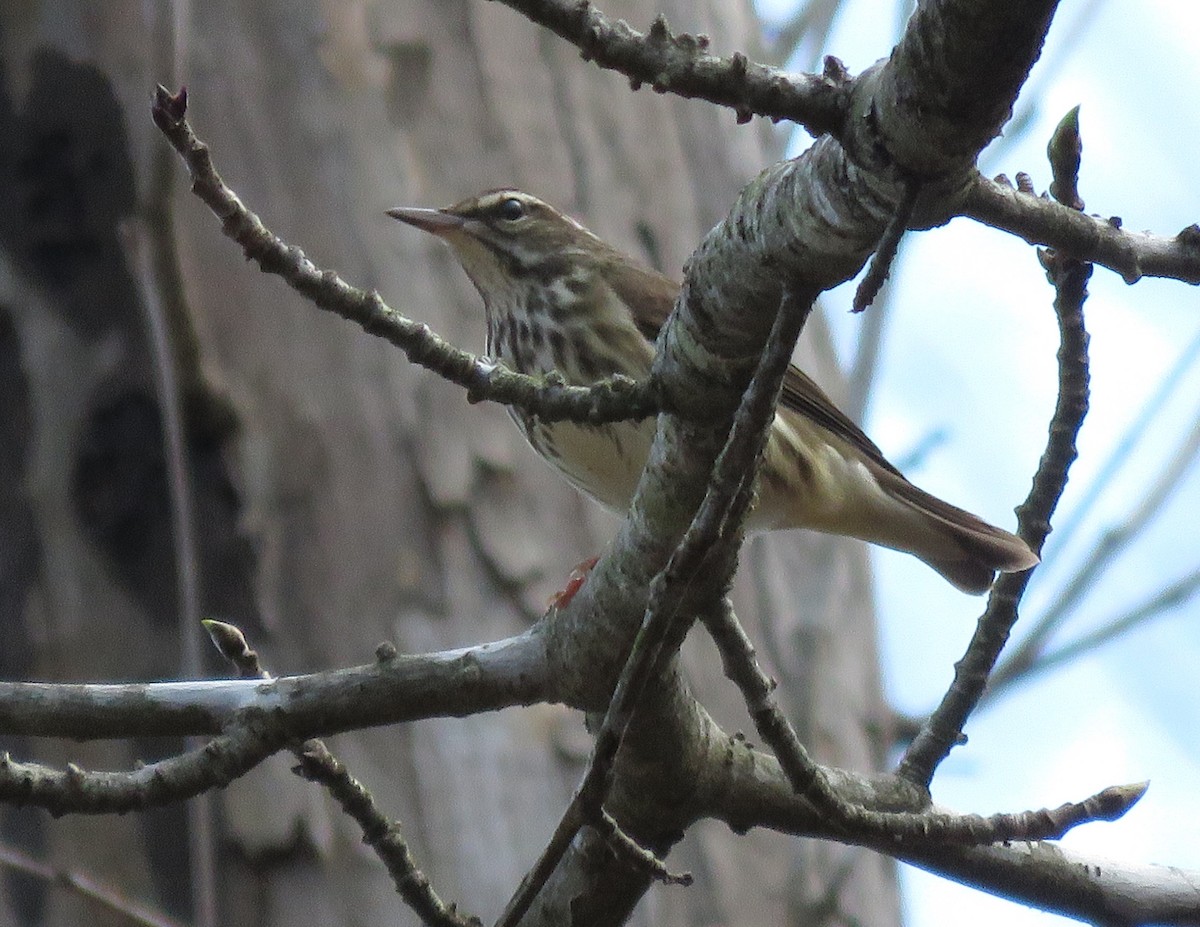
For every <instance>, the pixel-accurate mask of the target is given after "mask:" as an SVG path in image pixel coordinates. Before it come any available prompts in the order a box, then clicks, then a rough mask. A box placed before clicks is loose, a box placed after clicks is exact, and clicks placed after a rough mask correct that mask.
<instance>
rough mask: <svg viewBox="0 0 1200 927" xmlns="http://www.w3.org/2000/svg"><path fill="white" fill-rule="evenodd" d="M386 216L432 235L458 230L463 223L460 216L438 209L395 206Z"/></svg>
mask: <svg viewBox="0 0 1200 927" xmlns="http://www.w3.org/2000/svg"><path fill="white" fill-rule="evenodd" d="M387 214H388V215H389V216H391V217H392V218H393V219H399V220H400V221H401V222H407V223H408V224H409V225H415V226H416V227H417V228H419V229H423V230H424V231H426V232H431V233H433V234H434V235H445V234H446V233H447V232H453V231H454V230H455V229H460V228H462V227H463V222H464V221H465V220H464V219H463V218H462V216H456V215H454V214H453V213H448V212H443V211H442V210H440V209H422V208H420V207H418V206H397V207H396V208H395V209H389V210H388V211H387Z"/></svg>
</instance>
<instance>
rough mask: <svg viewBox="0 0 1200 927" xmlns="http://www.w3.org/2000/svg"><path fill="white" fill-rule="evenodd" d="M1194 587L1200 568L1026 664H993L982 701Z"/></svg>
mask: <svg viewBox="0 0 1200 927" xmlns="http://www.w3.org/2000/svg"><path fill="white" fill-rule="evenodd" d="M1197 590H1200V569H1195V570H1192V571H1191V572H1189V573H1187V574H1186V575H1184V576H1181V577H1180V578H1179V579H1176V580H1175V581H1173V582H1171V583H1168V584H1167V585H1166V586H1164V587H1163V588H1162V589H1159V590H1158V591H1157V592H1155V593H1154V594H1153V595H1150V596H1148V597H1146V598H1145V599H1144V600H1142V601H1141V602H1140V603H1138V604H1137V605H1135V606H1133V607H1132V608H1130V609H1127V610H1126V611H1124V612H1122V613H1121V614H1120V615H1118V616H1117V617H1116V618H1112V619H1110V620H1108V621H1106V622H1104V623H1103V624H1101V625H1100V626H1099V627H1097V628H1095V629H1094V630H1092V631H1089V632H1087V633H1086V634H1081V635H1079V637H1077V638H1075V639H1074V640H1072V641H1068V642H1067V643H1065V644H1061V645H1059V646H1058V647H1055V648H1054V649H1053V650H1046V649H1044V648H1042V649H1039V650H1038V652H1037V653H1036V655H1034V656H1033V658H1032V660H1030V662H1028V663H1024V664H1023V665H1018V664H1017V663H1015V662H1013V661H1007V660H1006V661H1005V662H1003V663H1001V664H1000V665H999V666H997V667H996V671H995V672H994V673H992V677H991V679H989V680H988V687H987V691H986V692H985V693H984V697H983V704H987V703H988V702H991V701H993V700H994V699H995V698H996V697H997V696H998V695H999V694H1000V693H1001V692H1003V691H1004V690H1005V689H1008V688H1011V687H1012V685H1013V684H1014V683H1017V682H1024V681H1026V680H1027V679H1029V678H1030V677H1031V676H1035V675H1038V674H1040V673H1044V672H1046V671H1047V670H1050V669H1053V668H1055V667H1058V666H1062V665H1063V664H1064V663H1068V662H1070V661H1071V660H1076V659H1078V658H1079V657H1081V656H1084V655H1086V654H1089V653H1091V652H1093V651H1095V650H1097V649H1099V648H1100V647H1102V646H1104V645H1105V644H1108V643H1110V642H1111V641H1114V640H1116V639H1117V638H1118V637H1120V636H1122V635H1123V634H1128V633H1129V632H1130V631H1132V630H1134V629H1135V628H1138V627H1141V626H1142V625H1144V624H1146V623H1148V622H1149V621H1151V620H1152V619H1154V618H1157V617H1159V616H1161V615H1163V614H1165V613H1167V612H1170V611H1173V610H1174V609H1176V608H1178V607H1179V606H1181V605H1183V604H1184V603H1185V602H1186V601H1187V600H1188V599H1190V598H1191V597H1192V596H1193V595H1195V594H1196V592H1197Z"/></svg>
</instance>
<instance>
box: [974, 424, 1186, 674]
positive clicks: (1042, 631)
mask: <svg viewBox="0 0 1200 927" xmlns="http://www.w3.org/2000/svg"><path fill="white" fill-rule="evenodd" d="M1198 453H1200V413H1198V414H1197V416H1196V418H1195V420H1194V421H1193V422H1192V427H1191V429H1190V430H1189V431H1188V432H1187V434H1185V435H1184V436H1183V439H1182V440H1181V442H1180V445H1179V447H1177V448H1176V449H1175V453H1174V454H1173V455H1171V458H1170V459H1169V460H1168V461H1167V462H1166V464H1165V466H1164V467H1163V469H1162V472H1161V473H1159V475H1158V478H1157V479H1155V480H1153V481H1152V482H1151V483H1150V484H1149V486H1147V488H1146V494H1145V495H1144V496H1143V497H1142V499H1141V500H1140V501H1139V502H1138V504H1137V506H1136V508H1135V509H1134V510H1133V511H1132V512H1130V513H1129V515H1128V516H1127V517H1126V519H1125V520H1124V521H1123V522H1121V524H1119V525H1117V526H1115V527H1113V528H1110V529H1109V530H1107V531H1105V532H1104V533H1103V534H1102V535H1100V537H1099V538H1098V539H1097V541H1096V543H1095V544H1094V545H1093V547H1092V549H1091V550H1090V551H1089V552H1088V554H1087V556H1086V557H1085V558H1084V561H1083V563H1082V564H1081V565H1080V566H1079V567H1078V569H1076V571H1075V572H1074V573H1073V574H1072V575H1071V576H1070V578H1069V579H1068V580H1067V582H1066V583H1065V584H1064V585H1063V587H1062V589H1061V590H1060V591H1059V593H1058V595H1057V596H1056V597H1055V599H1054V601H1052V602H1051V603H1050V605H1049V606H1047V608H1046V609H1045V610H1044V611H1043V612H1042V613H1041V614H1040V615H1038V618H1037V621H1036V622H1035V623H1034V625H1033V627H1032V628H1031V629H1030V630H1029V633H1028V634H1026V635H1025V637H1023V638H1022V639H1021V641H1020V643H1019V644H1018V645H1017V646H1016V647H1015V648H1014V649H1013V650H1012V652H1010V653H1009V655H1008V656H1007V657H1005V659H1004V662H1003V663H1001V664H1000V665H999V666H998V667H997V668H996V676H997V677H998V678H999V679H1001V680H1003V681H1008V680H1010V679H1012V678H1014V677H1017V676H1020V675H1021V674H1022V673H1024V672H1025V671H1026V670H1027V669H1028V668H1029V667H1030V666H1032V665H1033V664H1034V663H1036V662H1037V661H1038V659H1039V658H1040V657H1041V655H1042V652H1043V651H1044V650H1045V648H1046V645H1047V644H1048V643H1049V641H1050V638H1051V637H1052V636H1053V635H1054V632H1055V631H1057V630H1058V629H1059V628H1060V627H1061V626H1062V625H1063V623H1064V622H1066V620H1067V619H1068V618H1069V617H1070V616H1071V615H1072V613H1073V612H1074V609H1075V607H1076V606H1077V605H1078V604H1079V603H1080V602H1081V601H1082V600H1083V597H1084V596H1085V595H1086V594H1087V593H1088V592H1090V591H1091V590H1092V588H1093V587H1094V582H1093V581H1094V580H1095V578H1096V577H1097V576H1099V575H1100V574H1101V572H1103V570H1104V568H1105V567H1107V566H1108V565H1109V564H1110V563H1111V562H1112V561H1113V560H1114V559H1116V557H1117V555H1119V554H1120V553H1121V552H1122V551H1124V550H1125V549H1126V548H1127V547H1128V546H1129V545H1130V544H1131V543H1133V541H1134V540H1135V539H1136V538H1137V537H1138V535H1140V534H1141V532H1142V530H1143V529H1144V528H1145V527H1146V526H1147V525H1148V524H1149V523H1150V521H1151V520H1152V519H1153V518H1154V516H1155V515H1157V514H1158V512H1159V511H1160V510H1161V509H1162V507H1163V505H1164V504H1165V503H1166V501H1167V499H1168V498H1169V497H1170V495H1171V493H1173V492H1174V491H1175V490H1176V489H1177V488H1178V487H1179V484H1180V482H1181V481H1182V478H1183V476H1184V474H1185V473H1186V472H1187V470H1188V469H1190V468H1191V466H1192V463H1193V462H1194V461H1195V459H1196V455H1197V454H1198Z"/></svg>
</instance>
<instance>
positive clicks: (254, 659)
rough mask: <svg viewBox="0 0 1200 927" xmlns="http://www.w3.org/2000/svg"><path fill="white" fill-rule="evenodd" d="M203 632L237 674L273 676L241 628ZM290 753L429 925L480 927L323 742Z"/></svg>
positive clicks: (218, 624)
mask: <svg viewBox="0 0 1200 927" xmlns="http://www.w3.org/2000/svg"><path fill="white" fill-rule="evenodd" d="M204 628H205V630H207V631H208V634H209V637H210V638H212V642H213V644H214V645H215V646H216V648H217V650H218V651H219V652H220V654H221V656H223V657H224V658H225V659H227V660H229V661H230V662H231V663H232V664H233V665H234V666H235V667H237V669H238V672H240V673H242V674H244V675H247V676H256V677H258V678H260V679H270V678H271V676H270V673H268V672H267V670H266V668H265V667H264V666H263V665H262V663H261V661H260V660H259V658H258V651H256V650H253V649H252V648H251V647H250V644H249V642H248V641H247V640H246V635H245V634H243V633H242V630H241V628H239V627H237V626H236V625H232V624H228V623H227V622H224V621H212V620H208V621H205V622H204ZM389 647H390V645H380V650H379V651H377V653H376V656H377V657H380V658H381V659H387V658H390V657H394V656H395V650H394V648H391V649H389ZM288 749H290V750H291V751H292V755H293V756H295V757H296V759H297V760H298V761H299V765H298V766H296V767H295V769H294V771H295V772H296V773H297V774H298V775H300V776H303V777H304V778H305V779H307V780H309V781H310V782H316V783H319V784H320V785H323V786H324V787H325V789H326V790H327V791H328V792H329V794H330V795H332V796H333V798H334V800H335V801H337V803H338V804H339V805H341V806H342V810H343V811H345V812H346V814H348V815H349V816H350V817H351V818H352V819H353V820H354V822H355V823H356V824H358V826H359V827H360V828H361V829H362V832H363V842H364V843H366V844H367V846H369V847H370V848H371V849H372V850H374V851H375V855H376V856H378V857H379V858H380V860H382V862H383V864H384V866H385V867H386V868H387V871H388V874H389V875H391V877H392V881H393V882H394V883H395V885H396V892H397V893H398V894H399V895H400V897H401V898H402V899H403V900H404V902H405V904H407V905H408V906H409V907H410V908H412V909H413V911H414V912H415V913H416V915H417V916H418V917H420V918H421V920H422V921H423V922H424V923H426V924H428V925H429V927H479V925H480V924H481V921H480V920H479V918H477V917H463V916H462V915H461V914H459V913H458V911H457V910H456V908H455V906H454V905H452V904H451V905H447V904H446V903H445V902H444V901H442V899H441V898H440V897H438V894H437V892H435V891H434V889H433V885H432V883H431V882H430V881H429V879H428V877H427V876H426V875H425V873H423V872H422V871H421V870H420V869H418V868H417V864H416V862H414V860H413V856H412V853H411V852H410V851H409V849H408V843H407V842H406V841H405V839H404V836H403V834H401V832H400V825H399V823H398V822H395V821H388V820H387V819H386V818H384V816H383V814H382V813H381V812H380V811H379V807H378V806H377V805H376V804H375V798H374V797H373V796H372V795H371V793H370V792H369V791H367V789H366V788H364V787H363V785H362V783H360V782H359V781H358V780H357V779H355V778H354V776H352V775H351V774H350V771H349V770H348V769H346V767H345V766H344V765H343V764H342V762H341V761H340V760H339V759H338V758H337V757H335V756H334V755H333V754H332V753H331V752H330V751H329V748H328V747H326V746H325V744H324V742H322V741H320V740H318V739H316V738H312V739H310V740H306V741H304V742H303V743H301V742H300V741H292V742H291V744H289V746H288Z"/></svg>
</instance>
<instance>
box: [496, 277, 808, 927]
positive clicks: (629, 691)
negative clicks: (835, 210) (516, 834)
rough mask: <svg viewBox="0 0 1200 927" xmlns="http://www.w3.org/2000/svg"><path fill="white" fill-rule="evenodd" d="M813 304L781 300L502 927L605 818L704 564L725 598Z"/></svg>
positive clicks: (788, 297) (804, 298) (803, 298)
mask: <svg viewBox="0 0 1200 927" xmlns="http://www.w3.org/2000/svg"><path fill="white" fill-rule="evenodd" d="M812 303H813V295H812V294H807V295H800V294H795V293H792V292H787V293H785V294H784V296H783V300H782V302H781V304H780V309H779V311H778V313H777V314H776V317H775V322H774V324H773V326H772V328H771V334H770V336H769V337H768V339H767V345H766V348H765V349H764V350H763V354H762V357H761V358H760V360H759V364H758V368H757V370H756V371H755V374H754V377H753V379H751V381H750V384H749V386H747V388H746V392H745V394H744V395H743V396H742V401H741V404H740V405H739V406H738V411H737V414H736V415H735V416H734V423H733V427H732V428H731V429H730V431H729V437H728V439H727V440H726V442H725V446H724V448H722V450H721V453H720V454H719V455H718V457H717V460H716V462H715V464H714V465H713V473H712V477H711V479H710V480H709V485H708V492H707V493H706V494H705V496H704V501H703V503H701V505H700V508H699V510H698V511H697V512H696V515H695V517H694V518H693V519H692V523H691V524H690V525H689V526H688V529H687V531H686V532H684V535H683V537H682V539H681V540H680V542H679V546H678V547H676V548H675V550H674V552H673V553H672V554H671V557H670V559H669V560H668V561H667V565H666V566H665V567H664V568H663V570H662V572H661V573H659V574H658V576H656V577H655V578H654V580H653V582H651V584H650V590H649V593H650V594H649V598H648V599H647V602H646V612H645V616H644V617H643V619H642V626H641V628H640V629H639V631H638V634H637V637H636V638H634V642H633V647H632V648H631V650H630V652H629V656H628V658H627V659H626V661H625V665H624V667H623V668H622V670H621V676H620V678H619V679H618V680H617V685H616V688H615V689H614V691H613V694H612V698H611V700H610V701H609V703H608V709H607V711H606V712H605V715H604V720H603V722H602V723H601V725H600V730H599V732H598V733H597V734H596V742H595V744H594V746H593V748H592V756H591V759H590V761H589V763H588V768H587V771H586V772H585V774H584V776H583V780H582V781H581V782H580V783H579V786H578V787H577V788H576V790H575V794H574V795H573V796H572V798H571V803H570V805H569V806H568V808H567V810H566V811H565V812H564V814H563V816H562V819H561V820H560V821H559V825H558V827H557V828H556V829H555V832H554V835H553V837H552V838H551V840H550V843H549V845H548V846H547V847H546V850H545V851H544V852H543V853H542V856H541V858H540V859H539V860H538V862H537V864H536V865H535V866H534V868H533V870H531V872H530V873H529V875H528V876H526V878H525V879H524V880H522V882H521V885H520V887H519V888H518V889H517V892H516V893H515V894H514V895H513V897H512V899H511V900H510V901H509V903H508V905H507V907H506V908H505V911H504V916H503V917H501V918H500V921H499V924H500V927H512V925H515V924H516V923H517V922H518V921H519V920H520V919H521V918H522V917H523V916H524V915H525V912H526V911H527V910H528V909H529V906H530V905H531V904H532V903H533V899H534V898H535V897H536V896H537V893H538V892H539V891H541V889H542V887H543V886H544V885H545V884H546V881H547V880H548V879H549V878H550V874H551V873H552V872H553V871H554V868H555V867H556V866H557V865H558V863H559V861H560V860H561V859H562V857H563V856H564V855H565V854H566V852H567V848H568V846H569V845H570V843H571V841H572V840H573V839H574V838H575V835H576V834H577V833H578V832H579V829H580V828H581V827H583V826H584V825H585V824H589V823H592V822H596V821H598V820H599V819H600V818H601V815H602V806H603V804H604V802H605V800H606V799H607V797H608V790H609V787H610V786H611V783H612V781H613V767H614V764H615V762H616V757H617V751H618V750H619V749H620V748H621V745H622V743H623V742H624V740H625V735H626V732H627V731H628V730H629V726H630V724H631V723H632V720H633V714H634V711H635V710H636V708H637V706H638V703H639V701H640V700H641V699H642V697H643V694H644V692H645V690H646V687H647V686H648V685H649V684H650V683H651V680H652V678H653V676H654V674H655V670H656V668H657V667H658V666H659V665H660V664H661V663H662V662H663V659H662V658H663V653H664V648H665V647H666V646H667V644H668V638H669V637H671V635H672V632H673V631H674V632H675V638H676V641H677V643H681V642H682V639H683V629H682V627H681V626H682V624H683V622H682V621H681V614H680V612H681V608H682V606H683V604H684V602H685V600H686V599H687V597H688V592H689V589H690V588H691V586H692V584H693V583H694V582H695V581H696V579H697V577H698V575H699V573H700V571H701V569H702V568H703V567H704V566H705V565H706V564H712V563H714V562H720V561H724V562H725V563H727V564H728V566H729V571H727V572H725V573H724V574H723V575H720V576H718V577H717V578H716V579H715V580H710V582H709V584H708V585H709V586H710V587H711V586H715V587H716V589H715V590H714V591H715V593H716V595H718V596H720V597H723V596H724V594H725V591H726V588H725V587H726V586H727V584H728V582H729V581H731V580H732V575H731V570H732V567H733V566H734V565H735V564H736V562H737V558H736V553H733V554H731V555H729V556H725V555H724V554H723V552H722V551H720V550H718V545H721V544H724V545H726V546H727V547H729V548H730V549H731V550H733V551H736V549H737V548H738V547H739V546H740V544H741V536H742V535H741V525H742V523H743V522H744V521H745V517H746V513H747V511H748V510H749V507H750V502H751V500H752V498H753V493H752V491H751V487H752V486H753V483H754V480H755V477H756V474H757V471H758V466H759V463H760V462H761V459H762V454H763V449H764V448H765V447H766V444H767V436H768V434H769V433H770V429H771V423H772V421H773V420H774V412H775V404H776V402H777V401H778V399H779V391H780V389H781V387H782V385H783V378H784V374H785V373H786V372H787V369H788V365H789V364H790V362H791V358H792V352H793V351H794V350H795V347H796V340H797V339H798V338H799V337H800V332H801V330H802V329H803V328H804V323H805V321H806V320H807V319H808V315H809V312H810V311H811V309H812ZM667 656H668V658H669V657H670V656H672V654H670V653H668V654H667ZM614 826H615V825H614Z"/></svg>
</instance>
